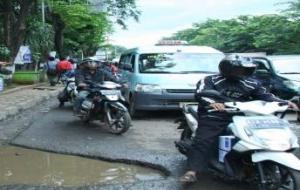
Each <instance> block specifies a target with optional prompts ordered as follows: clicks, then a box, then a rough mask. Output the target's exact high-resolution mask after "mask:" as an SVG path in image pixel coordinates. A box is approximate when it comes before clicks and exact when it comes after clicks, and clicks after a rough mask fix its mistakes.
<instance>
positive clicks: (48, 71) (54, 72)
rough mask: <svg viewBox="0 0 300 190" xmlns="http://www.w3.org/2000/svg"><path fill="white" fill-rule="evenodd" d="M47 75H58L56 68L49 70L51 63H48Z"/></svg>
mask: <svg viewBox="0 0 300 190" xmlns="http://www.w3.org/2000/svg"><path fill="white" fill-rule="evenodd" d="M47 74H48V75H57V71H56V69H54V68H49V63H48V62H47Z"/></svg>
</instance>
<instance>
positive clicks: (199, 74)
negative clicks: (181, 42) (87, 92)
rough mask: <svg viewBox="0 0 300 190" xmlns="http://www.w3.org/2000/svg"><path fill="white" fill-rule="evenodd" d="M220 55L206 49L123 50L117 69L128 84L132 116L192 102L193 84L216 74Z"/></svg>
mask: <svg viewBox="0 0 300 190" xmlns="http://www.w3.org/2000/svg"><path fill="white" fill-rule="evenodd" d="M223 58H224V54H223V53H222V52H220V51H218V50H216V49H214V48H211V47H207V46H151V47H140V48H134V49H130V50H127V51H126V52H124V53H123V54H122V55H121V58H120V61H119V68H120V73H121V76H122V78H124V79H125V80H127V81H128V85H129V91H128V92H127V93H126V99H127V101H128V103H129V111H130V114H131V115H132V116H134V115H135V114H136V113H137V111H138V110H176V109H179V108H180V104H181V103H183V102H192V101H194V93H195V89H196V84H197V82H198V81H199V80H200V79H203V78H204V77H205V76H207V75H211V74H216V73H218V64H219V62H220V60H221V59H223Z"/></svg>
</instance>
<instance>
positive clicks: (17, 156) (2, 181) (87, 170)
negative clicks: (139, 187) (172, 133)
mask: <svg viewBox="0 0 300 190" xmlns="http://www.w3.org/2000/svg"><path fill="white" fill-rule="evenodd" d="M162 178H164V175H163V174H162V173H160V172H159V171H157V170H153V169H149V168H145V167H140V166H135V165H127V164H120V163H110V162H104V161H99V160H93V159H87V158H82V157H78V156H68V155H61V154H54V153H48V152H43V151H37V150H30V149H24V148H19V147H12V146H3V147H1V146H0V186H1V185H13V184H25V185H27V184H28V185H46V186H55V187H56V186H62V187H79V186H87V185H95V184H115V183H131V182H136V181H144V180H156V179H162Z"/></svg>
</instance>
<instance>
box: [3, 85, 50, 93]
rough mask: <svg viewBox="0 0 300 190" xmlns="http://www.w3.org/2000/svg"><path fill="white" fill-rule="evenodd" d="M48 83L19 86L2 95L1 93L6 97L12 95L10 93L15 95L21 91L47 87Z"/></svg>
mask: <svg viewBox="0 0 300 190" xmlns="http://www.w3.org/2000/svg"><path fill="white" fill-rule="evenodd" d="M46 84H47V83H37V84H32V85H24V86H19V87H15V88H12V89H9V90H5V91H3V92H2V93H0V96H1V95H6V94H10V93H14V92H17V91H20V90H25V89H29V88H34V87H38V86H43V85H46Z"/></svg>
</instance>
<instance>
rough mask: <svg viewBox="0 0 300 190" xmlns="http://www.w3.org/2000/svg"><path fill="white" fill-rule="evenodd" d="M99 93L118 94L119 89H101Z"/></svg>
mask: <svg viewBox="0 0 300 190" xmlns="http://www.w3.org/2000/svg"><path fill="white" fill-rule="evenodd" d="M100 92H101V94H103V95H106V96H107V95H118V94H120V90H101V91H100Z"/></svg>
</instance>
